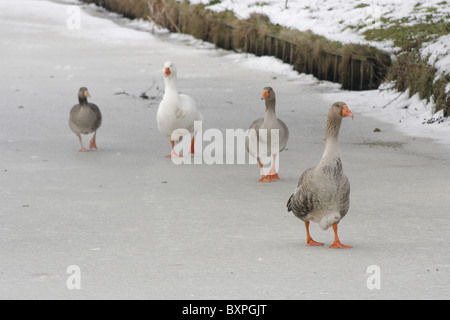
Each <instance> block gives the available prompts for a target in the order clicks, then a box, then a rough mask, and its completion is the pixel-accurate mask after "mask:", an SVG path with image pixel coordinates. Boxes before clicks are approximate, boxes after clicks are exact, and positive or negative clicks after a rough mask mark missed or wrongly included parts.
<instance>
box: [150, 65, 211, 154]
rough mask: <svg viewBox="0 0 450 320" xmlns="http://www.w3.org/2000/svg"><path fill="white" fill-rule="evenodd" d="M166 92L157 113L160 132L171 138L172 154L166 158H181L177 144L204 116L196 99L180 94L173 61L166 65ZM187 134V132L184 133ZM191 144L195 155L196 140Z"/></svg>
mask: <svg viewBox="0 0 450 320" xmlns="http://www.w3.org/2000/svg"><path fill="white" fill-rule="evenodd" d="M164 85H165V91H164V96H163V99H162V100H161V102H160V104H159V107H158V111H157V113H156V122H157V124H158V129H159V131H160V132H161V133H162V134H163V135H164V136H165V137H168V138H170V142H171V144H172V152H171V154H170V155H168V156H166V158H171V157H180V156H179V155H178V154H177V153H176V152H175V151H174V147H175V142H177V141H179V140H180V138H181V137H180V136H182V132H183V131H184V130H180V129H185V130H187V131H189V132H191V131H193V129H194V121H202V120H203V115H202V114H201V113H200V111H199V110H198V109H197V106H196V103H195V101H194V99H192V98H191V97H190V96H188V95H186V94H180V93H178V89H177V68H176V66H175V64H174V63H173V62H171V61H167V62H166V63H165V64H164ZM184 132H185V131H184ZM195 135H196V133H195V132H194V137H193V138H192V142H191V153H194V140H195Z"/></svg>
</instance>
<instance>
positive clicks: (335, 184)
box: [286, 102, 353, 230]
mask: <svg viewBox="0 0 450 320" xmlns="http://www.w3.org/2000/svg"><path fill="white" fill-rule="evenodd" d="M344 106H345V103H343V102H337V103H334V104H333V105H332V107H331V108H330V111H329V113H328V118H327V128H326V138H325V149H324V152H323V155H322V158H321V160H320V162H319V164H318V165H317V166H316V167H315V168H309V169H307V170H306V171H305V172H303V174H302V175H301V177H300V179H299V181H298V184H297V188H296V189H295V191H294V193H293V194H292V195H291V196H290V198H289V200H288V202H287V204H286V206H287V209H288V211H292V212H293V214H294V215H295V216H296V217H298V218H299V219H301V220H303V221H304V222H309V221H314V222H317V223H319V224H320V226H321V227H322V229H324V230H326V229H328V228H329V227H330V226H331V225H333V224H335V223H337V222H339V221H340V220H341V219H342V218H343V217H344V216H345V215H346V214H347V212H348V210H349V206H350V183H349V181H348V179H347V177H346V176H345V174H344V172H343V169H342V162H341V159H340V157H339V148H338V135H339V129H340V126H341V122H342V118H343V117H344V116H353V115H352V114H351V112H350V111H348V108H347V111H348V113H347V115H345V112H344ZM345 107H346V106H345Z"/></svg>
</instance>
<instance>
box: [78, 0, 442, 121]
mask: <svg viewBox="0 0 450 320" xmlns="http://www.w3.org/2000/svg"><path fill="white" fill-rule="evenodd" d="M84 1H85V2H90V3H96V4H97V5H100V6H103V7H105V8H106V9H108V10H110V11H114V12H118V13H121V14H123V15H124V16H125V17H128V18H132V19H134V18H142V19H149V20H152V21H154V22H155V23H157V24H158V25H161V26H163V27H164V28H167V29H169V30H170V31H172V32H182V33H186V34H190V35H193V36H194V37H196V38H198V39H202V40H205V41H208V42H211V43H214V44H215V45H216V46H218V47H220V48H224V49H227V50H235V51H239V52H241V51H242V52H249V53H254V54H256V55H260V56H261V55H272V56H275V57H277V58H279V59H281V60H283V61H284V62H287V63H290V64H292V65H293V66H294V69H295V70H297V71H298V72H301V73H307V74H312V75H314V76H315V77H317V78H318V79H321V80H328V81H333V82H337V83H340V84H341V85H342V88H343V89H350V90H366V89H375V88H378V86H379V85H380V83H381V82H383V81H386V80H391V81H395V86H396V88H397V89H398V90H400V91H405V90H406V89H409V90H410V94H411V95H413V94H416V93H419V95H420V98H421V99H427V101H430V100H431V99H433V101H434V102H435V104H436V111H439V110H444V115H445V116H449V115H450V100H449V93H448V92H446V90H445V88H446V86H447V85H448V83H449V82H450V77H449V76H448V75H443V74H438V72H437V70H436V68H434V67H432V66H430V65H429V64H428V63H427V62H428V61H427V60H428V57H424V56H422V55H421V54H420V46H421V44H422V43H424V42H426V41H429V39H430V38H432V37H436V36H439V35H442V34H447V33H449V32H450V30H449V28H450V26H449V24H448V23H446V20H445V19H443V20H442V21H431V18H430V21H428V22H427V21H425V22H424V23H422V24H417V25H415V26H410V25H409V24H408V23H407V21H403V20H402V21H383V22H384V23H386V24H389V27H386V28H379V29H370V30H367V31H366V32H365V33H364V35H365V37H366V38H367V39H368V40H380V41H381V40H387V39H389V40H393V41H394V44H395V46H397V47H400V48H402V49H401V51H400V52H399V53H398V56H397V58H396V59H395V61H394V62H393V63H392V62H391V60H390V56H389V55H388V54H387V53H385V52H383V51H381V50H378V49H376V48H374V47H371V46H367V45H354V44H348V45H343V44H342V43H340V42H336V41H330V40H328V39H326V38H325V37H322V36H318V35H316V34H314V33H312V32H300V31H298V30H293V29H289V28H285V27H281V26H279V25H274V24H272V23H270V21H269V19H268V18H267V17H266V16H263V15H258V14H253V15H251V16H250V17H249V18H248V19H246V20H240V19H237V18H236V16H235V15H234V14H233V13H232V12H230V11H224V12H213V11H210V10H207V9H206V8H205V5H190V4H189V2H188V1H182V2H178V1H175V0H150V1H149V0H84ZM212 2H213V1H212ZM419 9H420V8H418V10H419ZM428 10H429V9H428ZM430 14H432V12H430ZM359 27H362V26H355V28H359Z"/></svg>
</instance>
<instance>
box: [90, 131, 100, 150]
mask: <svg viewBox="0 0 450 320" xmlns="http://www.w3.org/2000/svg"><path fill="white" fill-rule="evenodd" d="M96 136H97V131H96V132H95V133H94V137H92V139H91V142H90V144H89V151H90V150H92V149H98V148H97V145H96V144H95V137H96Z"/></svg>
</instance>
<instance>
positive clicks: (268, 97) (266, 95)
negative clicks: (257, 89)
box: [261, 87, 275, 101]
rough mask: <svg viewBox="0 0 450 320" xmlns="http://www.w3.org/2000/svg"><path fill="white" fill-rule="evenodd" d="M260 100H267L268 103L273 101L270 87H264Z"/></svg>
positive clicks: (273, 94)
mask: <svg viewBox="0 0 450 320" xmlns="http://www.w3.org/2000/svg"><path fill="white" fill-rule="evenodd" d="M261 100H268V101H273V100H275V91H273V89H272V88H271V87H265V88H264V89H263V94H262V97H261Z"/></svg>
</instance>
